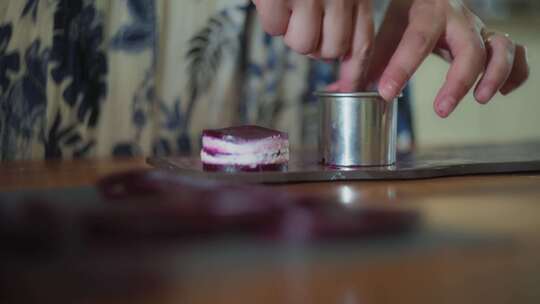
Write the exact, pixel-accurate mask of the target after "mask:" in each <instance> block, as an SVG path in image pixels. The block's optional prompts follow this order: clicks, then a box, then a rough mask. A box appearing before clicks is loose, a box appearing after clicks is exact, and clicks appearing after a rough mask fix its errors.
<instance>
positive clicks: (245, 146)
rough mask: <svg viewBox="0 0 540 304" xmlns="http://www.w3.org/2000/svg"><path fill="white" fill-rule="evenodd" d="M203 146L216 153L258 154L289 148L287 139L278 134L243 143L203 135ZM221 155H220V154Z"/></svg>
mask: <svg viewBox="0 0 540 304" xmlns="http://www.w3.org/2000/svg"><path fill="white" fill-rule="evenodd" d="M202 146H203V148H205V149H207V150H209V151H214V152H216V153H225V154H259V153H270V154H272V153H277V152H278V151H282V150H287V151H288V150H289V140H288V139H283V138H280V137H278V136H274V137H270V138H265V139H261V140H254V141H248V142H243V143H232V142H230V141H226V140H223V139H217V138H214V137H207V136H203V138H202ZM220 157H221V156H220Z"/></svg>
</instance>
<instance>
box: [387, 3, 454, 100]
mask: <svg viewBox="0 0 540 304" xmlns="http://www.w3.org/2000/svg"><path fill="white" fill-rule="evenodd" d="M409 20H410V25H409V26H408V28H407V29H406V30H405V33H404V34H403V37H402V39H401V42H400V44H399V46H398V48H397V50H396V52H395V53H394V55H393V56H392V58H391V59H390V62H389V64H388V66H387V67H386V69H385V70H384V72H383V74H382V76H381V79H380V82H379V93H380V94H381V96H382V97H383V98H384V99H385V100H388V101H390V100H393V99H394V98H396V97H397V96H398V95H399V93H400V92H401V90H402V89H403V87H404V86H405V85H406V83H407V81H409V79H410V78H411V77H412V75H413V74H414V73H415V72H416V70H417V69H418V67H419V66H420V64H422V62H423V61H424V59H425V58H426V57H427V56H428V55H429V54H430V53H431V51H432V50H433V49H434V47H435V45H436V44H437V41H438V40H439V37H440V36H441V34H442V32H443V30H444V27H445V22H446V20H445V18H444V15H443V12H442V10H441V7H440V5H439V2H437V1H432V0H422V1H417V2H415V4H414V5H413V7H411V11H410V17H409Z"/></svg>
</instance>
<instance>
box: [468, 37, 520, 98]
mask: <svg viewBox="0 0 540 304" xmlns="http://www.w3.org/2000/svg"><path fill="white" fill-rule="evenodd" d="M486 49H487V54H488V61H487V67H486V70H485V72H484V75H483V76H482V78H481V80H480V82H479V83H478V85H477V86H476V89H475V98H476V100H477V101H478V102H479V103H481V104H486V103H488V102H489V101H490V100H491V99H492V98H493V96H494V95H495V94H496V93H497V91H499V90H500V89H501V87H502V86H503V85H504V84H505V82H506V80H507V79H508V77H509V76H510V72H512V67H513V65H514V54H515V45H514V43H513V42H512V41H510V39H508V38H507V37H506V36H504V35H500V34H494V35H493V36H491V37H490V38H489V39H488V40H487V41H486Z"/></svg>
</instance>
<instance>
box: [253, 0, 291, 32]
mask: <svg viewBox="0 0 540 304" xmlns="http://www.w3.org/2000/svg"><path fill="white" fill-rule="evenodd" d="M253 2H254V3H255V6H256V7H257V11H258V13H259V17H260V19H261V24H262V27H263V29H264V31H265V32H266V33H268V34H269V35H272V36H283V35H285V33H287V28H288V26H289V18H290V16H291V11H290V9H289V7H288V6H287V4H286V2H285V1H281V0H273V1H267V0H255V1H253Z"/></svg>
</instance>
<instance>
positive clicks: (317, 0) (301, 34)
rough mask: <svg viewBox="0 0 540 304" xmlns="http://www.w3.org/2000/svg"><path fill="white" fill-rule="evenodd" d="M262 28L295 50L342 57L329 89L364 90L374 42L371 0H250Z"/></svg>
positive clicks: (309, 54)
mask: <svg viewBox="0 0 540 304" xmlns="http://www.w3.org/2000/svg"><path fill="white" fill-rule="evenodd" d="M253 2H254V3H255V5H256V7H257V11H258V13H259V16H260V19H261V22H262V26H263V29H264V30H265V31H266V32H267V33H268V34H270V35H273V36H283V37H284V41H285V44H286V45H287V46H289V47H290V48H291V49H293V50H294V51H296V52H298V53H301V54H305V55H308V56H310V57H312V58H315V59H324V60H331V59H341V60H342V62H341V69H340V76H339V80H338V81H337V82H336V83H335V84H333V85H331V86H330V87H329V90H332V91H349V92H350V91H357V90H359V89H363V86H364V84H365V81H366V71H367V67H368V61H369V58H370V55H371V51H372V47H373V42H374V35H375V33H374V25H373V16H372V13H373V11H372V2H371V0H253Z"/></svg>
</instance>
